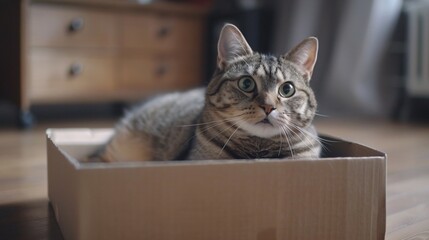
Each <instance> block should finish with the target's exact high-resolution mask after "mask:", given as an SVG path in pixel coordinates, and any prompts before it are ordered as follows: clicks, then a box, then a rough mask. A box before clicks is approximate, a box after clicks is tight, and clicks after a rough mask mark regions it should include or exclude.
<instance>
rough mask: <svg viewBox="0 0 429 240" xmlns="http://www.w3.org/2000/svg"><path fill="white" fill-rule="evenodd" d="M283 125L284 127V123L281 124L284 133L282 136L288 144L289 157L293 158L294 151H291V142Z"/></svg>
mask: <svg viewBox="0 0 429 240" xmlns="http://www.w3.org/2000/svg"><path fill="white" fill-rule="evenodd" d="M285 127H286V126H285V125H283V126H281V130H282V133H283V134H284V137H285V138H286V141H287V144H288V146H289V152H290V154H291V157H292V158H294V152H293V149H292V145H291V142H290V140H289V135H288V133H287V131H286V129H285Z"/></svg>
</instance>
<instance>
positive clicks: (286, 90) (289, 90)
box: [279, 82, 295, 98]
mask: <svg viewBox="0 0 429 240" xmlns="http://www.w3.org/2000/svg"><path fill="white" fill-rule="evenodd" d="M279 94H280V96H282V97H284V98H289V97H292V96H293V95H294V94H295V86H293V84H292V83H291V82H285V83H283V84H282V85H281V86H280V88H279Z"/></svg>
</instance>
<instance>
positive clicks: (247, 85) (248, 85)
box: [238, 77, 256, 92]
mask: <svg viewBox="0 0 429 240" xmlns="http://www.w3.org/2000/svg"><path fill="white" fill-rule="evenodd" d="M238 87H239V88H240V89H241V90H243V91H245V92H252V91H253V90H255V87H256V83H255V81H254V80H253V79H252V78H250V77H242V78H241V79H240V80H239V81H238Z"/></svg>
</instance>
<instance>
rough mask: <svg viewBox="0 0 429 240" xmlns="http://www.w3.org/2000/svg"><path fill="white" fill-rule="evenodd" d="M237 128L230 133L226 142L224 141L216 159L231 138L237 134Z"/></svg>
mask: <svg viewBox="0 0 429 240" xmlns="http://www.w3.org/2000/svg"><path fill="white" fill-rule="evenodd" d="M237 130H238V127H237V128H236V129H235V130H234V132H232V134H231V136H229V138H228V140H226V142H225V144H224V145H223V147H222V149H221V150H220V152H219V154H218V157H219V156H220V155H221V154H222V152H223V150H224V149H225V147H226V145H227V144H228V142H229V140H231V138H232V136H234V134H235V133H236V132H237Z"/></svg>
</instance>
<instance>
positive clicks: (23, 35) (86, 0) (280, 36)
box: [0, 0, 429, 128]
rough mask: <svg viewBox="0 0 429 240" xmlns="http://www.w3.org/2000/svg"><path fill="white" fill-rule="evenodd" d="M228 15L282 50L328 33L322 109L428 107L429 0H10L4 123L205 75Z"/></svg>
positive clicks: (253, 38) (96, 107)
mask: <svg viewBox="0 0 429 240" xmlns="http://www.w3.org/2000/svg"><path fill="white" fill-rule="evenodd" d="M225 22H230V23H234V24H236V25H237V26H238V27H239V28H240V29H241V30H242V32H243V34H244V35H245V37H246V38H247V40H248V42H249V43H250V45H251V46H252V48H253V49H254V50H256V51H259V52H264V53H272V54H275V55H279V54H283V53H285V52H287V51H288V49H290V48H291V47H293V46H294V45H296V44H297V43H299V42H300V41H301V40H302V39H304V38H306V37H308V36H316V37H318V38H319V40H320V51H319V58H318V62H317V64H316V68H315V72H314V75H313V79H312V83H311V84H312V86H313V88H314V90H315V92H316V95H317V99H318V101H319V113H320V114H323V115H328V116H331V117H348V118H354V119H360V118H368V119H374V118H376V119H388V120H401V121H410V120H411V121H412V120H423V121H425V120H427V119H428V118H427V115H429V114H427V113H428V107H427V106H429V104H428V101H427V99H428V96H429V4H428V1H423V0H421V1H417V0H414V1H413V0H408V1H401V0H345V1H343V0H329V1H328V0H320V1H318V0H283V1H281V0H269V1H262V0H235V1H228V0H174V1H173V0H171V1H167V0H30V1H2V2H1V3H0V26H1V28H2V29H3V31H2V33H1V36H2V37H1V38H0V52H1V54H0V62H1V64H0V73H1V74H2V75H3V76H2V79H1V81H0V125H1V126H13V125H19V126H21V127H24V128H26V127H31V126H32V125H33V124H34V122H35V120H37V121H38V122H43V121H45V120H48V121H49V120H56V119H68V120H70V119H82V118H117V117H119V116H120V115H121V114H122V113H123V110H124V109H126V108H128V107H129V106H130V105H132V104H135V103H137V102H139V101H143V100H144V99H146V98H148V97H150V96H152V95H154V94H158V93H161V92H167V91H173V90H184V89H188V88H193V87H196V86H200V85H204V84H206V83H207V82H208V81H209V79H210V77H211V74H212V72H213V70H214V67H215V61H216V43H217V39H218V34H219V30H220V28H221V27H222V26H223V24H224V23H225Z"/></svg>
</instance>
